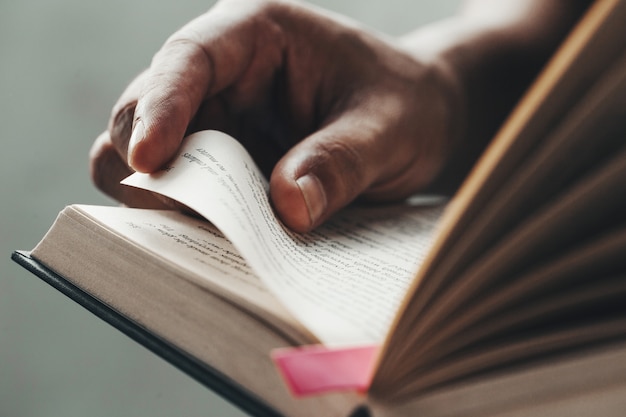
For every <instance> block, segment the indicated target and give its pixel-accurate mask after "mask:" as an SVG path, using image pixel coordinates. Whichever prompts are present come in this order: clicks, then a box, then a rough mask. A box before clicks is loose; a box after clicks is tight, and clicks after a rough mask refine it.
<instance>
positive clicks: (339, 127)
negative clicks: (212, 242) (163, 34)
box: [91, 0, 460, 231]
mask: <svg viewBox="0 0 626 417" xmlns="http://www.w3.org/2000/svg"><path fill="white" fill-rule="evenodd" d="M458 95H459V93H458V92H457V91H456V89H455V87H454V83H453V82H451V80H450V79H449V78H448V77H447V74H446V72H444V71H443V70H442V69H441V67H439V66H437V65H434V64H432V63H428V64H427V63H424V62H419V61H418V60H417V59H416V58H415V57H413V56H412V55H410V54H409V53H407V52H405V51H404V50H403V49H401V48H400V47H399V46H398V45H396V44H394V41H393V40H391V39H386V38H384V37H382V36H380V35H377V34H375V33H373V32H372V31H369V30H367V29H365V28H362V27H359V26H357V25H356V24H354V23H353V22H350V21H348V20H347V19H345V18H342V17H339V16H334V15H331V14H329V13H326V12H323V11H321V10H317V9H314V8H312V7H308V6H305V5H303V4H300V3H291V2H284V1H252V0H223V1H221V2H219V3H218V4H217V5H216V6H215V7H214V8H213V9H212V10H210V11H209V12H208V13H206V14H204V15H202V16H200V17H198V18H197V19H195V20H194V21H192V22H190V23H189V24H188V25H186V26H185V27H183V28H182V29H181V30H180V31H178V32H177V33H175V34H174V35H172V36H171V37H170V38H169V39H168V40H167V42H166V43H165V45H164V46H163V47H162V49H161V50H160V51H159V52H158V53H157V54H156V55H155V57H154V59H153V61H152V64H151V66H150V68H148V69H147V70H146V71H145V72H144V73H143V74H141V75H140V76H139V77H138V78H137V79H135V80H134V81H133V82H132V83H131V84H130V85H129V87H128V88H127V90H126V91H125V92H124V93H123V94H122V96H121V97H120V99H119V100H118V102H117V104H116V105H115V107H114V109H113V111H112V116H111V119H110V122H109V127H108V131H107V132H105V133H103V134H102V135H101V136H100V137H99V138H98V139H97V140H96V143H95V144H94V147H93V149H92V153H91V163H92V176H93V179H94V181H95V183H96V185H97V186H98V187H100V188H101V189H102V190H103V191H105V192H106V193H108V194H109V195H111V196H113V197H114V198H116V199H118V200H120V201H121V202H123V203H126V204H128V205H131V206H147V207H158V206H161V205H162V204H163V203H162V202H161V201H160V200H159V199H156V198H155V197H154V196H152V195H149V194H147V193H145V192H139V191H136V190H131V189H125V187H122V186H120V185H119V180H120V179H121V178H123V177H125V176H126V175H128V174H130V173H131V172H132V171H133V170H137V171H142V172H151V171H154V170H157V169H159V168H160V167H161V166H162V165H163V164H164V163H166V162H167V161H168V160H169V159H170V158H171V157H172V156H173V155H174V154H175V152H176V150H177V148H178V147H179V145H180V142H181V140H182V139H183V137H184V136H185V135H186V134H189V133H192V132H194V131H198V130H203V129H218V130H222V131H224V132H226V133H228V134H230V135H232V136H234V137H235V138H237V139H238V140H240V141H241V142H242V143H243V144H244V145H245V146H246V147H247V148H248V150H249V151H250V153H251V154H252V156H253V157H254V158H255V160H256V161H257V163H258V164H259V165H260V167H261V169H262V170H264V172H266V174H267V175H270V190H271V191H270V193H271V200H272V203H273V205H274V207H275V209H276V211H277V213H278V215H279V216H280V217H281V219H282V220H283V222H284V223H285V224H286V225H287V226H288V227H290V228H292V229H294V230H296V231H308V230H311V229H312V228H314V227H315V226H317V225H319V224H320V223H322V222H323V221H324V220H325V219H327V218H328V217H329V216H330V215H331V214H332V213H334V212H335V211H336V210H338V209H340V208H341V207H343V206H345V205H346V204H348V203H350V202H351V201H352V200H354V199H355V198H356V197H357V196H360V195H361V196H363V197H365V198H368V199H372V200H390V199H400V198H403V197H406V196H408V195H410V194H412V193H414V192H415V191H417V190H420V189H424V188H425V187H427V186H429V185H431V184H432V183H433V181H434V180H435V179H436V178H437V177H438V176H440V174H441V173H442V171H443V169H444V166H445V162H446V161H447V159H448V157H449V154H450V152H451V149H452V148H453V147H454V146H455V145H454V140H455V139H454V134H453V132H451V130H450V127H451V126H459V123H460V116H459V111H458V108H459V105H458V101H459V97H458ZM131 132H132V133H131Z"/></svg>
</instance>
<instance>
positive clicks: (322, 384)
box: [272, 345, 380, 396]
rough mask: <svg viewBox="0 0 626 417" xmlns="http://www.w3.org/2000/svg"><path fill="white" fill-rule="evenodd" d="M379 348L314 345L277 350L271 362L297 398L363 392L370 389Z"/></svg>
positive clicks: (273, 353)
mask: <svg viewBox="0 0 626 417" xmlns="http://www.w3.org/2000/svg"><path fill="white" fill-rule="evenodd" d="M379 347H380V346H379V345H363V346H356V347H355V346H352V347H339V348H330V347H326V346H322V345H313V346H303V347H298V348H284V349H275V350H274V351H272V359H273V360H274V362H275V363H276V366H277V367H278V369H279V371H280V372H281V374H282V376H283V378H284V379H285V381H286V383H287V385H288V386H289V388H290V389H291V391H292V393H293V394H294V395H296V396H305V395H312V394H320V393H324V392H329V391H346V390H351V391H358V392H364V391H366V390H367V388H368V387H369V384H370V379H371V375H372V371H373V368H374V363H375V360H376V354H377V352H378V349H379Z"/></svg>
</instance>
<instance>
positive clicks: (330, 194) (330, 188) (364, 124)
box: [270, 88, 448, 232]
mask: <svg viewBox="0 0 626 417" xmlns="http://www.w3.org/2000/svg"><path fill="white" fill-rule="evenodd" d="M386 91H387V92H386V93H383V92H381V91H373V92H371V94H370V95H369V96H367V97H360V98H357V99H356V102H358V106H355V107H349V108H348V110H346V111H344V112H342V113H341V114H339V115H337V116H336V117H335V119H334V120H333V121H332V122H330V123H329V124H328V125H326V126H324V127H323V128H322V129H320V130H319V131H317V132H316V133H314V134H312V135H311V136H309V137H307V138H305V139H304V140H303V141H302V142H300V143H299V144H297V145H296V146H295V147H293V148H292V149H291V150H290V151H289V152H288V153H287V154H286V155H285V156H284V157H283V159H281V160H280V161H279V162H278V164H277V165H276V168H275V169H274V171H273V173H272V176H271V179H270V193H271V199H272V202H273V204H274V207H275V209H276V211H277V212H278V214H279V216H280V218H281V219H282V220H283V222H284V223H285V224H286V225H287V226H288V227H290V228H291V229H293V230H296V231H299V232H306V231H310V230H312V229H313V228H315V227H317V226H318V225H320V224H321V223H323V222H324V221H325V220H326V219H328V218H329V217H330V216H331V215H332V214H333V213H335V212H336V211H337V210H339V209H340V208H342V207H344V206H346V205H348V204H349V203H350V202H352V201H353V200H354V199H355V198H356V197H357V196H364V197H366V198H367V199H370V200H387V201H389V200H398V199H402V198H406V197H408V196H409V195H411V194H413V193H415V192H416V191H418V190H420V189H425V188H426V187H427V186H429V185H430V184H431V183H432V182H433V180H434V179H435V178H436V177H437V175H439V173H440V170H441V167H442V161H443V159H444V157H445V155H446V152H447V149H446V148H447V145H446V142H445V141H444V140H442V138H443V137H445V135H446V129H447V125H448V119H447V117H448V116H447V112H446V111H444V104H443V99H442V98H441V96H439V95H435V94H431V95H429V97H428V98H429V100H428V108H423V109H419V110H418V111H419V112H420V114H422V115H424V116H425V118H424V122H423V123H415V116H414V113H413V109H415V108H416V107H419V105H417V104H416V102H415V100H417V99H416V98H415V96H416V95H415V94H405V92H404V90H403V89H401V88H398V89H397V91H396V92H395V93H394V92H390V91H391V90H386ZM424 91H425V92H426V91H427V90H424Z"/></svg>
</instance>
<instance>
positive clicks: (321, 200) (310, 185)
mask: <svg viewBox="0 0 626 417" xmlns="http://www.w3.org/2000/svg"><path fill="white" fill-rule="evenodd" d="M296 184H298V187H299V188H300V192H302V197H304V202H305V203H306V207H307V210H308V211H309V218H310V220H311V225H314V224H315V223H316V222H317V221H318V220H319V218H320V217H321V216H322V214H323V213H324V210H326V205H327V203H328V202H327V200H326V193H325V192H324V188H323V187H322V183H321V182H320V180H319V178H317V177H316V176H315V175H311V174H307V175H305V176H303V177H300V178H298V179H297V180H296Z"/></svg>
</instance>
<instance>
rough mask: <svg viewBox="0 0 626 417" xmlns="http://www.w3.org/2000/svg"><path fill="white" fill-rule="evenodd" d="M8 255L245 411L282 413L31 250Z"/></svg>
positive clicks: (270, 416)
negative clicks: (142, 324) (62, 274)
mask: <svg viewBox="0 0 626 417" xmlns="http://www.w3.org/2000/svg"><path fill="white" fill-rule="evenodd" d="M11 259H12V260H13V261H15V262H16V263H17V264H19V265H20V266H22V267H23V268H25V269H26V270H27V271H29V272H31V273H32V274H34V275H36V276H37V277H38V278H40V279H41V280H43V281H45V282H46V283H48V284H49V285H51V286H52V287H53V288H55V289H56V290H58V291H59V292H61V293H63V294H64V295H65V296H67V297H68V298H70V299H71V300H73V301H74V302H76V303H78V304H80V305H81V306H83V307H84V308H85V309H87V310H88V311H89V312H91V313H93V314H94V315H96V316H97V317H99V318H100V319H102V320H104V321H105V322H107V323H108V324H110V325H111V326H113V327H115V328H116V329H118V330H119V331H121V332H122V333H124V334H125V335H126V336H128V337H130V338H131V339H133V340H134V341H136V342H137V343H139V344H140V345H142V346H144V347H145V348H147V349H148V350H150V351H151V352H153V353H155V354H156V355H157V356H159V357H161V358H162V359H164V360H166V361H167V362H169V363H170V364H172V365H174V366H175V367H176V368H178V369H180V370H181V371H183V372H184V373H186V374H187V375H189V376H190V377H191V378H193V379H195V380H196V381H198V382H199V383H201V384H202V385H204V386H205V387H207V388H209V389H210V390H211V391H213V392H214V393H216V394H217V395H219V396H220V397H222V398H224V399H225V400H227V401H228V402H230V403H231V404H233V405H235V406H236V407H238V408H239V409H241V410H243V411H244V412H246V413H248V414H250V415H252V416H256V417H283V415H282V414H281V413H280V412H278V411H277V410H276V409H274V408H273V407H271V406H269V405H268V404H267V403H265V402H264V401H263V400H262V399H260V398H259V397H258V396H256V395H254V394H253V393H251V392H250V391H248V390H246V389H245V388H243V387H242V386H241V385H239V384H238V383H237V382H236V381H234V380H232V379H231V378H229V377H228V376H226V375H224V374H223V373H221V372H219V371H218V370H216V369H214V368H213V367H211V366H209V365H208V364H206V363H204V362H202V361H200V360H199V359H197V358H196V357H194V356H192V355H190V354H189V353H187V352H185V351H183V350H182V349H179V348H178V347H176V346H175V345H173V344H172V343H170V342H168V341H167V340H165V339H163V338H161V337H159V336H158V335H156V334H154V333H152V332H151V331H150V330H148V329H146V328H144V327H143V326H141V325H140V324H138V323H136V322H135V321H133V320H131V319H129V318H128V317H126V316H124V315H123V314H121V313H119V312H118V311H116V310H115V309H114V308H112V307H111V306H109V305H107V304H106V303H104V302H102V301H100V300H99V299H97V298H95V297H93V296H92V295H90V294H88V293H87V292H85V291H83V290H82V289H80V288H78V287H77V286H75V285H74V284H72V283H71V282H69V281H68V280H67V279H65V278H64V277H62V276H61V275H59V274H57V273H56V272H54V271H53V270H51V269H50V268H48V267H46V266H45V265H43V264H42V263H41V262H39V261H37V260H36V259H34V258H32V257H31V256H30V251H23V250H16V251H14V252H13V253H12V254H11Z"/></svg>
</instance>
